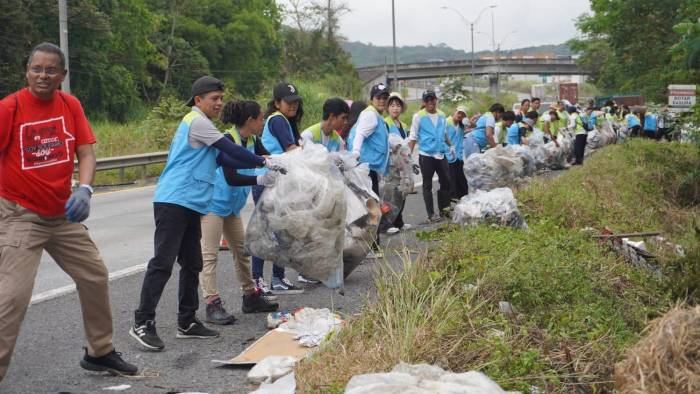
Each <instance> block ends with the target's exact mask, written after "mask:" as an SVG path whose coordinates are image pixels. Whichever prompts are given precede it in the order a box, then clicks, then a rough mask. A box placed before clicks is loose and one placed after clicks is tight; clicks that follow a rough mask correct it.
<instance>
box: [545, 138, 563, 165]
mask: <svg viewBox="0 0 700 394" xmlns="http://www.w3.org/2000/svg"><path fill="white" fill-rule="evenodd" d="M557 142H559V141H557ZM542 149H543V150H544V152H545V155H546V167H547V168H549V169H550V170H563V169H565V168H568V167H569V165H568V163H567V161H566V159H567V157H568V152H567V151H566V150H565V149H564V147H563V146H562V144H559V146H557V145H556V144H555V143H554V142H553V141H552V142H548V143H546V144H544V145H542Z"/></svg>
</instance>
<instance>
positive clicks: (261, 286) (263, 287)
mask: <svg viewBox="0 0 700 394" xmlns="http://www.w3.org/2000/svg"><path fill="white" fill-rule="evenodd" d="M255 288H256V289H258V290H260V291H261V292H262V294H263V295H264V296H265V297H267V300H268V301H277V296H276V295H274V294H272V292H271V291H270V286H269V285H268V284H267V282H265V279H263V278H262V277H260V278H258V279H255Z"/></svg>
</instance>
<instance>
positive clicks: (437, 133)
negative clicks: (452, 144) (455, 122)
mask: <svg viewBox="0 0 700 394" xmlns="http://www.w3.org/2000/svg"><path fill="white" fill-rule="evenodd" d="M437 116H438V121H437V124H435V125H433V122H432V120H430V114H428V112H427V111H426V110H424V109H422V110H420V111H418V132H417V133H416V140H417V141H418V145H420V150H421V152H424V153H426V154H427V155H430V156H432V155H436V154H440V153H445V152H447V144H446V143H445V126H446V124H447V121H446V118H445V113H444V112H442V111H439V110H438V111H437Z"/></svg>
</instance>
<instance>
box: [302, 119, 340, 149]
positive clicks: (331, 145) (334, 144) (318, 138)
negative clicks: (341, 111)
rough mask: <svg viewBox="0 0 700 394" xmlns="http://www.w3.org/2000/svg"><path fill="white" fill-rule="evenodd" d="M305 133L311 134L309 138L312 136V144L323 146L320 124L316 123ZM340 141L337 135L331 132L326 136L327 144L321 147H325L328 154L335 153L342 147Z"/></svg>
mask: <svg viewBox="0 0 700 394" xmlns="http://www.w3.org/2000/svg"><path fill="white" fill-rule="evenodd" d="M307 131H310V132H311V136H312V140H313V142H314V144H319V145H323V136H322V135H321V134H322V133H323V131H322V130H321V123H316V124H315V125H313V126H311V127H309V128H308V129H306V130H305V131H304V132H307ZM342 141H343V140H342V139H341V138H340V136H339V135H338V132H336V131H335V130H333V131H332V132H331V135H330V136H328V142H327V143H326V144H325V145H323V146H325V147H326V149H328V151H329V152H337V151H339V150H340V148H341V147H342V146H343V145H342Z"/></svg>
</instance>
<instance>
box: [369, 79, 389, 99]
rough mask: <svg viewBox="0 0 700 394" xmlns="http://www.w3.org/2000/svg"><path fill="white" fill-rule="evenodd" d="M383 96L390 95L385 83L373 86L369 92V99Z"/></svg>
mask: <svg viewBox="0 0 700 394" xmlns="http://www.w3.org/2000/svg"><path fill="white" fill-rule="evenodd" d="M383 94H387V95H388V94H389V89H387V87H386V85H385V84H383V83H378V84H376V85H374V86H372V90H370V92H369V98H370V99H373V98H375V97H376V96H381V95H383Z"/></svg>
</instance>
